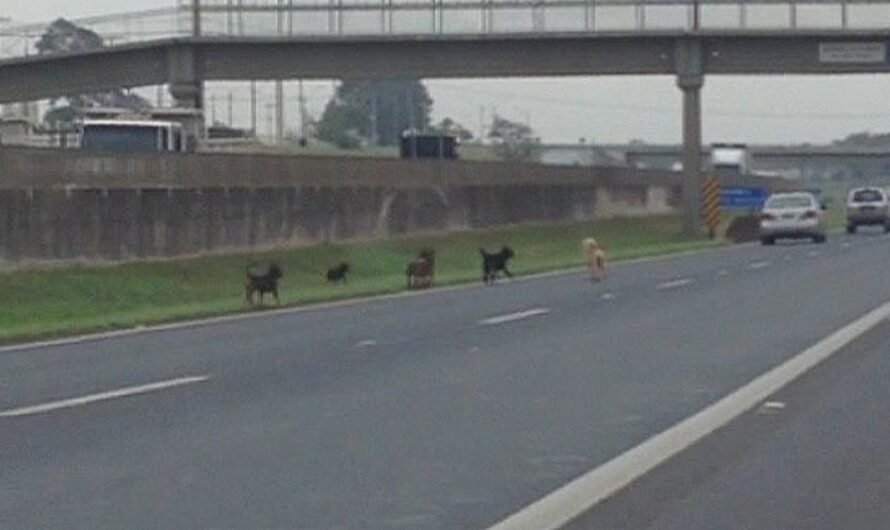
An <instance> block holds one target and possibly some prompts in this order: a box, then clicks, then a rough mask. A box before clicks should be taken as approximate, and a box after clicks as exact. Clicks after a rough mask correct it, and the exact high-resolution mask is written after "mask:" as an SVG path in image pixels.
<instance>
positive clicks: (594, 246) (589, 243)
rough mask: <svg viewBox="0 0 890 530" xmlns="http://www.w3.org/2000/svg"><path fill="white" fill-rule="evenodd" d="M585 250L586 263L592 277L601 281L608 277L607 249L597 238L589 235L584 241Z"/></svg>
mask: <svg viewBox="0 0 890 530" xmlns="http://www.w3.org/2000/svg"><path fill="white" fill-rule="evenodd" d="M581 245H582V248H583V251H584V265H585V266H586V267H587V273H588V274H589V275H590V279H591V280H593V281H595V282H601V281H603V280H605V279H606V251H605V249H603V247H601V246H600V245H599V243H597V242H596V239H594V238H592V237H588V238H587V239H585V240H584V241H583V242H582V243H581Z"/></svg>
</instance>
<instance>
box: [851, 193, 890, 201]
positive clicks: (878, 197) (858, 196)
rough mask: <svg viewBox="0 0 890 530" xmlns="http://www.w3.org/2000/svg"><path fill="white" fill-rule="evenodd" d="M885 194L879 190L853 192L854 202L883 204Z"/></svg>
mask: <svg viewBox="0 0 890 530" xmlns="http://www.w3.org/2000/svg"><path fill="white" fill-rule="evenodd" d="M883 200H884V194H883V193H881V192H880V191H879V190H859V191H855V192H853V202H881V201H883Z"/></svg>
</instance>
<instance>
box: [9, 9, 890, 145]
mask: <svg viewBox="0 0 890 530" xmlns="http://www.w3.org/2000/svg"><path fill="white" fill-rule="evenodd" d="M175 3H176V0H138V1H137V0H90V1H89V2H83V1H81V0H27V1H24V0H0V16H7V17H11V19H12V24H13V25H14V24H16V23H23V22H30V21H48V20H52V19H55V18H58V17H62V16H64V17H69V18H70V17H82V16H87V15H96V14H107V13H116V12H122V11H131V10H142V9H147V8H152V7H165V6H171V5H174V4H175ZM888 14H890V13H888ZM888 20H890V17H888ZM427 86H428V87H429V89H430V92H431V94H432V96H433V99H434V101H435V106H434V118H435V119H441V118H442V117H444V116H451V117H453V118H455V119H457V120H458V121H459V122H461V123H464V124H465V125H466V126H467V127H469V128H470V129H471V130H473V131H477V130H479V128H480V123H481V120H482V119H485V120H488V119H490V116H491V113H492V112H497V113H499V114H501V115H504V116H506V117H508V118H511V119H515V120H519V121H529V122H530V123H531V125H532V127H533V128H534V129H535V130H536V131H537V133H538V134H539V135H540V136H541V137H542V138H543V139H544V140H546V141H551V142H576V141H578V139H579V138H586V139H587V140H588V141H590V140H593V141H596V142H623V141H627V140H630V139H641V140H645V141H648V142H678V141H679V140H680V94H679V91H678V90H677V88H676V87H675V85H674V80H673V79H672V78H669V77H620V78H617V77H599V78H558V79H550V78H548V79H511V80H468V81H463V80H448V81H428V82H427ZM331 87H332V83H330V82H314V83H308V84H307V85H306V93H307V96H308V105H309V109H310V112H311V113H315V114H317V113H320V111H321V109H322V108H323V106H324V103H325V101H326V99H327V98H328V97H329V95H330V93H331V89H332V88H331ZM211 90H212V92H213V93H214V94H216V95H215V98H216V99H217V117H218V119H221V120H225V119H227V114H228V103H227V100H228V94H229V92H231V93H232V94H233V96H232V97H233V102H234V103H233V105H234V112H233V114H234V121H235V122H236V123H235V124H236V125H241V126H243V125H245V123H244V122H245V121H246V120H247V119H248V118H247V110H246V109H247V92H246V87H245V86H244V85H243V84H221V85H214V86H212V87H211ZM261 90H262V93H263V94H266V95H269V94H271V90H270V89H269V87H263V88H262V89H261ZM286 93H287V96H288V107H289V109H288V119H289V121H290V123H293V124H295V123H296V107H297V106H296V86H295V84H294V83H289V84H288V86H287V88H286ZM703 106H704V117H705V118H704V139H705V141H706V142H713V141H742V142H749V143H788V142H794V143H798V142H813V143H818V142H826V141H829V140H832V139H835V138H838V137H842V136H845V135H847V134H849V133H852V132H858V131H872V132H886V131H890V76H836V77H805V76H795V77H790V76H784V77H783V76H774V77H720V76H711V77H708V78H707V80H706V84H705V89H704V99H703ZM264 107H265V106H264ZM267 116H268V111H267V110H266V109H265V108H264V110H263V112H262V113H261V116H260V118H259V129H260V131H261V132H262V131H263V129H264V128H266V127H267V124H266V122H267Z"/></svg>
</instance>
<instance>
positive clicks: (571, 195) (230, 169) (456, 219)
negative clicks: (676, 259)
mask: <svg viewBox="0 0 890 530" xmlns="http://www.w3.org/2000/svg"><path fill="white" fill-rule="evenodd" d="M680 184H681V180H680V177H679V176H678V175H676V174H672V173H667V172H657V171H640V170H631V169H626V168H617V167H601V168H596V167H585V168H578V167H554V166H542V165H536V164H508V163H496V162H461V161H404V160H396V159H378V158H330V157H288V156H268V155H242V154H194V155H138V156H121V155H104V154H103V155H97V154H94V153H86V152H78V151H62V150H45V149H26V148H4V149H0V263H2V264H3V265H5V266H10V265H15V264H16V263H18V262H22V261H31V260H49V261H55V260H96V261H100V260H101V261H117V260H131V259H139V258H157V257H175V256H187V255H199V254H204V253H213V252H226V251H246V250H252V249H265V248H272V247H283V246H298V245H307V244H313V243H322V242H333V241H341V240H348V239H357V238H358V239H363V238H375V237H386V236H393V235H405V234H416V233H422V232H430V231H450V230H464V229H472V228H481V227H492V226H498V225H505V224H515V223H525V222H563V221H572V220H587V219H594V218H598V217H610V216H616V215H634V216H640V215H651V214H665V213H670V212H673V211H675V210H676V209H677V208H678V206H679V200H680V193H681V187H680Z"/></svg>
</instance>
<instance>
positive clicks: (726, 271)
mask: <svg viewBox="0 0 890 530" xmlns="http://www.w3.org/2000/svg"><path fill="white" fill-rule="evenodd" d="M717 276H729V271H728V270H726V269H720V270H719V271H717Z"/></svg>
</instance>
